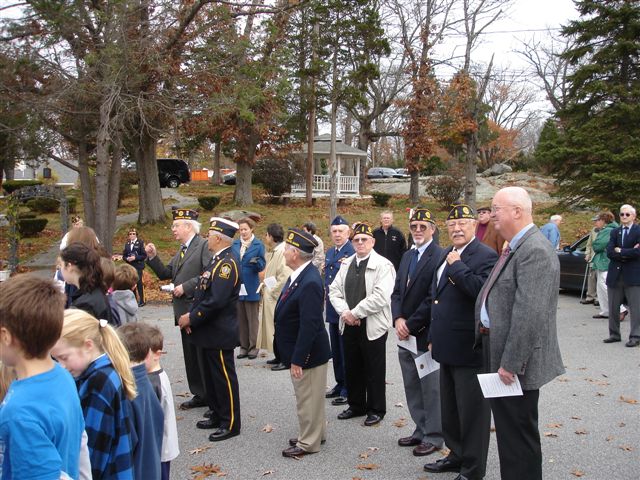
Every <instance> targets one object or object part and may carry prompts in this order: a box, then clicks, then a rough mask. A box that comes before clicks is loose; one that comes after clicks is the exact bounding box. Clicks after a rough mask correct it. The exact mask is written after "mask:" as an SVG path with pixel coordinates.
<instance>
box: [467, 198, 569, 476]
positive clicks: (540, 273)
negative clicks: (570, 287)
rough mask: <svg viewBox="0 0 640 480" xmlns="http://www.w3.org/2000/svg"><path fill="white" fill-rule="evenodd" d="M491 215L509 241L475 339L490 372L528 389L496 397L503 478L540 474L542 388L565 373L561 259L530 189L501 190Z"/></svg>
mask: <svg viewBox="0 0 640 480" xmlns="http://www.w3.org/2000/svg"><path fill="white" fill-rule="evenodd" d="M491 220H492V221H493V223H494V225H495V227H496V230H497V231H498V232H499V233H500V234H501V235H502V236H503V237H504V238H505V240H507V241H508V242H509V244H508V246H507V247H505V249H504V250H503V252H502V254H501V256H500V258H499V259H498V261H497V262H496V265H495V267H494V268H493V270H492V271H491V274H490V275H489V279H488V280H487V281H486V283H485V284H484V286H483V287H482V290H481V291H480V294H479V295H478V299H477V301H476V307H475V316H476V344H479V343H481V344H482V354H483V360H484V362H483V363H484V368H485V371H486V372H487V373H497V374H498V377H499V378H500V380H501V381H502V382H503V383H504V384H505V385H510V384H512V383H513V382H515V377H516V375H517V376H518V379H519V381H520V385H521V386H522V391H523V395H522V396H513V397H498V398H491V399H490V404H491V410H492V412H493V418H494V422H495V426H496V437H497V440H498V455H499V457H500V474H501V477H502V478H503V479H504V480H513V479H518V480H529V479H531V480H534V479H536V480H540V479H542V449H541V446H540V432H539V430H538V398H539V396H540V387H542V386H543V385H544V384H545V383H548V382H550V381H551V380H553V379H554V378H555V377H556V376H558V375H561V374H563V373H564V365H563V363H562V358H561V356H560V347H559V346H558V333H557V329H556V312H557V307H558V288H559V285H560V262H559V261H558V255H557V254H556V252H555V250H554V248H553V246H552V245H551V244H550V243H549V241H548V240H547V239H546V238H545V236H544V235H542V233H540V230H539V229H538V228H537V227H536V226H535V225H534V224H533V217H532V204H531V198H530V197H529V194H528V193H527V192H526V190H524V189H523V188H520V187H507V188H503V189H502V190H499V191H498V192H497V193H496V195H495V197H493V204H492V206H491ZM541 299H544V301H541Z"/></svg>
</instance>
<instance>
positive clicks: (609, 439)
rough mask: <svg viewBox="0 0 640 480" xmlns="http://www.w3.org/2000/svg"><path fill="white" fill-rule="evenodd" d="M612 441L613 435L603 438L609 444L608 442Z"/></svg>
mask: <svg viewBox="0 0 640 480" xmlns="http://www.w3.org/2000/svg"><path fill="white" fill-rule="evenodd" d="M613 439H614V436H613V435H609V436H608V437H607V438H605V440H606V441H607V442H610V441H611V440H613Z"/></svg>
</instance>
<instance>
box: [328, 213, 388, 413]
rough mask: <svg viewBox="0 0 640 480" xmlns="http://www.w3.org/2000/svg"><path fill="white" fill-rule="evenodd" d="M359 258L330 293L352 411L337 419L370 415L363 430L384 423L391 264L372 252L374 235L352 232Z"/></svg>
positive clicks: (361, 229)
mask: <svg viewBox="0 0 640 480" xmlns="http://www.w3.org/2000/svg"><path fill="white" fill-rule="evenodd" d="M351 241H352V242H353V245H354V248H355V250H356V253H355V255H352V256H351V257H349V258H348V259H347V260H346V261H345V262H344V263H343V264H342V266H341V267H340V270H339V271H338V275H337V276H336V278H335V280H334V281H333V283H332V284H331V287H329V299H330V300H331V304H332V305H333V308H335V310H336V312H337V314H338V315H339V318H340V332H341V334H342V338H343V341H344V360H345V372H346V380H347V387H348V393H347V401H348V403H349V407H348V408H347V409H346V410H345V411H343V412H342V413H340V414H339V415H338V419H340V420H347V419H349V418H353V417H360V416H364V415H366V416H367V418H366V419H365V421H364V425H365V426H373V425H376V424H378V423H380V421H381V420H382V419H383V418H384V416H385V414H386V412H387V407H386V398H385V374H386V358H385V357H386V355H385V353H386V349H385V347H386V343H387V335H388V331H389V328H391V292H392V290H393V285H394V282H395V278H396V271H395V269H394V268H393V264H392V263H391V262H390V261H389V260H387V259H386V258H384V257H383V256H382V255H380V254H379V253H377V252H376V251H375V250H374V249H373V245H374V243H375V240H374V239H373V229H372V228H371V226H370V225H368V224H366V223H359V224H357V225H356V226H355V227H354V229H353V238H352V240H351Z"/></svg>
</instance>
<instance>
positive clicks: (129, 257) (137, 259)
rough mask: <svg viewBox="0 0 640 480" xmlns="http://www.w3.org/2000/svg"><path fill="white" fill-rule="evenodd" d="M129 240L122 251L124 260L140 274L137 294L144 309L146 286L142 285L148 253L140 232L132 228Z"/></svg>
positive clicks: (140, 305) (139, 304) (139, 303)
mask: <svg viewBox="0 0 640 480" xmlns="http://www.w3.org/2000/svg"><path fill="white" fill-rule="evenodd" d="M127 235H128V237H129V240H128V241H127V243H126V245H125V246H124V250H122V259H123V260H124V261H125V262H127V263H128V264H129V265H131V266H132V267H133V268H135V269H136V272H138V285H137V286H136V292H137V293H138V306H139V307H144V305H145V301H144V285H143V283H142V271H143V270H144V261H145V260H146V259H147V252H146V251H145V249H144V242H143V241H142V240H140V239H139V238H138V231H137V230H136V229H135V228H130V229H129V232H128V234H127Z"/></svg>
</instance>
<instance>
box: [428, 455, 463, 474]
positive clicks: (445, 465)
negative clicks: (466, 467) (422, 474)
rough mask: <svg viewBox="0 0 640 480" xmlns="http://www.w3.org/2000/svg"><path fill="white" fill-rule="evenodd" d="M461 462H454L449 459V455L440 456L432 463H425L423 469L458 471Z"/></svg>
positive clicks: (439, 471) (429, 470) (437, 471)
mask: <svg viewBox="0 0 640 480" xmlns="http://www.w3.org/2000/svg"><path fill="white" fill-rule="evenodd" d="M460 467H461V464H460V463H457V462H454V461H452V460H450V459H449V457H445V458H441V459H440V460H437V461H435V462H434V463H427V464H426V465H425V466H424V469H425V471H427V472H431V473H441V472H459V471H460Z"/></svg>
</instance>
